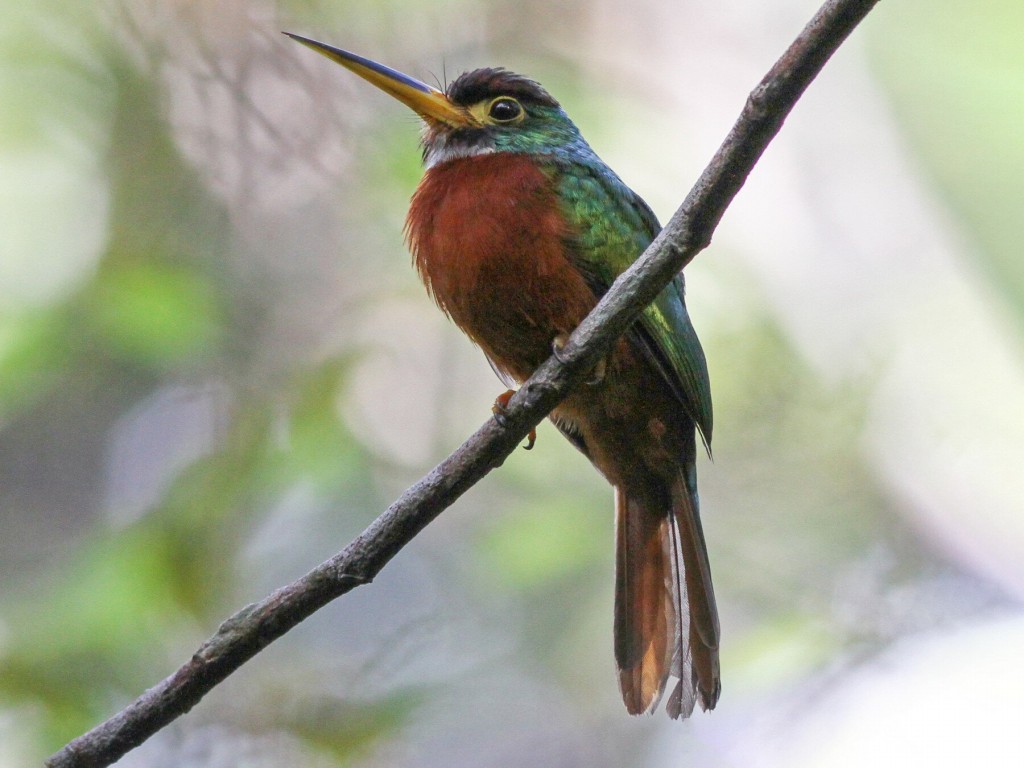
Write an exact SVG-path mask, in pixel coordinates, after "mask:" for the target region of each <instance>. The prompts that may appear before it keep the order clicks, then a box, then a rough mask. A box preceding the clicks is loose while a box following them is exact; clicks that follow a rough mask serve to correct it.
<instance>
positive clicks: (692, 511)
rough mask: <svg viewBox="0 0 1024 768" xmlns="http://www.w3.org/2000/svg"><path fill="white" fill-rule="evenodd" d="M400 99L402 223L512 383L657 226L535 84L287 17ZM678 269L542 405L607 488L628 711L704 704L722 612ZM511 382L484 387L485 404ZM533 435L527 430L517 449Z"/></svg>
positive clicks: (453, 305) (706, 409)
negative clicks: (436, 64) (444, 72)
mask: <svg viewBox="0 0 1024 768" xmlns="http://www.w3.org/2000/svg"><path fill="white" fill-rule="evenodd" d="M285 34H286V35H288V36H289V37H291V38H292V39H294V40H295V41H297V42H299V43H302V44H303V45H305V46H307V47H309V48H311V49H312V50H314V51H316V52H317V53H320V54H322V55H324V56H326V57H327V58H328V59H331V60H332V61H334V62H336V63H338V64H341V65H342V66H344V67H345V68H347V69H348V70H350V71H352V72H353V73H355V74H356V75H358V76H360V77H362V78H363V79H365V80H367V81H368V82H369V83H371V84H372V85H374V86H376V87H377V88H379V89H380V90H382V91H384V92H385V93H388V94H389V95H391V96H392V97H394V98H395V99H397V100H398V101H399V102H401V103H402V104H404V105H405V106H407V107H409V108H411V109H412V110H413V111H414V112H415V113H416V114H417V115H418V116H419V117H420V118H421V120H422V124H423V126H422V127H423V130H422V137H421V147H422V154H423V166H424V174H423V177H422V179H421V181H420V182H419V185H418V186H417V188H416V190H415V192H414V193H413V196H412V201H411V204H410V207H409V212H408V216H407V218H406V225H405V236H406V240H407V242H408V245H409V248H410V251H411V254H412V258H413V263H414V265H415V267H416V269H417V271H418V272H419V275H420V277H421V278H422V281H423V283H424V285H425V286H426V289H427V291H428V293H429V294H430V295H431V296H432V297H433V300H434V301H435V302H436V304H437V305H438V307H440V309H441V310H442V311H443V312H444V313H445V314H446V315H447V316H448V317H449V318H450V319H451V320H452V321H454V323H455V324H456V325H457V326H458V327H459V328H460V329H461V330H462V331H463V332H464V333H465V334H466V335H467V336H468V337H469V338H470V339H471V340H472V341H473V342H474V343H475V344H476V345H477V346H478V347H479V348H480V349H481V350H482V351H483V353H484V355H485V356H486V358H487V360H488V361H489V363H490V365H491V367H492V368H493V369H494V370H495V372H496V373H497V374H498V375H499V377H501V378H502V379H503V380H504V381H505V382H507V383H508V384H509V385H510V386H512V387H514V386H518V385H521V384H522V383H523V382H524V381H526V380H527V379H528V378H529V377H530V375H531V374H532V373H533V372H534V370H535V369H536V368H537V367H539V366H540V365H541V364H542V363H543V362H544V361H545V360H547V359H548V357H549V356H550V355H551V354H552V353H555V354H557V353H558V351H559V350H560V349H561V348H562V347H563V346H564V345H565V343H566V341H567V339H568V337H569V334H571V333H572V331H573V330H574V329H575V328H576V326H577V325H579V323H580V322H581V321H582V320H583V318H584V317H585V316H586V315H587V314H588V313H589V312H590V311H591V310H592V309H593V308H594V307H595V306H596V304H597V302H598V301H599V300H600V298H601V297H602V296H603V295H604V293H605V292H606V291H607V290H608V288H609V287H610V286H611V284H612V283H613V282H614V280H615V279H616V277H618V276H619V275H620V274H621V273H622V272H623V271H625V270H626V269H627V268H628V267H629V266H630V264H631V263H633V262H634V261H635V260H636V259H637V258H638V257H639V256H640V254H641V253H642V252H643V251H644V249H645V248H646V247H647V246H648V245H649V244H650V243H651V241H652V240H653V239H654V237H655V235H656V234H657V233H658V231H659V230H660V228H661V227H660V224H659V223H658V219H657V217H656V216H655V214H654V213H653V212H652V210H651V208H650V207H649V206H648V205H647V204H646V203H645V202H644V201H643V199H641V197H640V196H639V195H637V194H636V193H635V192H634V191H633V190H632V189H630V188H629V187H628V186H627V185H626V184H625V183H624V182H623V181H622V180H621V179H620V178H619V177H618V176H617V175H616V174H615V172H614V171H612V170H611V168H609V167H608V166H607V165H606V164H605V163H604V162H603V161H602V160H601V159H600V158H599V157H598V155H597V154H596V153H595V152H594V150H593V149H592V148H591V147H590V145H589V144H588V143H587V142H586V141H585V140H584V138H583V136H582V135H581V133H580V131H579V129H578V128H577V127H576V125H575V124H574V123H573V121H572V120H571V119H570V118H569V117H568V115H567V114H566V112H565V110H564V109H563V108H562V106H561V105H560V104H559V102H558V101H556V100H555V99H554V98H553V97H552V96H551V95H550V94H549V93H548V92H547V90H545V89H544V88H543V87H542V86H541V85H540V84H539V83H537V82H536V81H534V80H532V79H530V78H528V77H525V76H523V75H519V74H516V73H514V72H511V71H509V70H507V69H504V68H483V69H476V70H473V71H469V72H466V73H465V74H462V75H460V76H459V77H457V78H456V79H454V80H453V81H452V82H451V83H450V84H449V85H447V86H446V87H445V89H444V90H441V89H439V88H435V87H433V86H431V85H428V84H426V83H423V82H421V81H420V80H417V79H416V78H413V77H410V76H408V75H405V74H403V73H401V72H399V71H397V70H394V69H391V68H390V67H387V66H385V65H383V64H380V63H378V62H376V61H373V60H371V59H368V58H365V57H363V56H360V55H358V54H355V53H352V52H349V51H345V50H342V49H340V48H335V47H334V46H331V45H328V44H326V43H322V42H318V41H316V40H313V39H310V38H307V37H303V36H301V35H295V34H292V33H290V32H285ZM684 293H685V291H684V279H683V275H682V273H681V272H680V273H679V274H678V275H676V276H675V277H674V279H673V280H672V281H671V282H670V283H669V284H668V285H667V286H666V287H665V288H664V289H663V290H662V291H661V293H660V294H658V296H657V297H656V298H655V300H654V301H653V302H652V303H651V304H650V305H649V306H648V307H647V308H646V309H645V310H644V311H643V312H642V313H641V315H640V316H639V319H638V320H637V321H636V322H635V323H634V324H633V326H632V327H631V328H630V329H629V330H628V331H627V333H626V334H625V335H624V336H623V337H622V338H621V339H619V340H618V341H617V342H616V344H615V346H614V347H613V348H612V350H611V351H610V352H609V353H607V355H606V356H605V357H604V358H603V359H602V360H601V361H600V362H599V363H598V364H597V365H596V366H595V368H594V370H593V371H592V372H591V374H590V376H589V379H588V381H586V382H585V383H583V384H581V386H580V387H579V388H577V389H576V390H575V391H574V392H572V393H571V394H569V396H568V397H567V398H566V399H565V400H564V401H563V402H562V403H561V404H560V405H558V406H557V407H556V408H555V409H554V410H553V411H552V412H551V414H550V416H549V418H550V420H551V421H552V422H553V423H554V425H555V426H556V427H557V428H558V430H559V431H560V432H561V433H562V434H563V435H564V436H565V437H566V438H567V439H568V440H569V442H571V443H572V444H573V445H574V446H575V447H576V448H577V449H579V451H580V452H582V453H583V455H584V456H585V457H586V458H587V459H589V460H590V462H591V464H593V466H594V467H595V468H596V469H597V470H598V472H599V473H600V474H602V475H603V476H604V477H605V478H606V479H607V481H608V482H609V483H610V484H611V486H612V487H613V489H614V508H615V594H614V620H613V644H614V657H615V664H616V667H617V670H618V682H619V688H620V691H621V694H622V699H623V702H624V704H625V707H626V710H627V711H628V712H629V713H630V714H634V715H636V714H643V713H651V712H653V711H655V710H656V708H657V707H658V704H659V702H660V701H661V699H662V698H663V697H664V693H665V690H666V687H667V684H668V682H669V680H670V679H676V680H677V682H676V684H675V685H674V686H673V688H672V690H671V692H670V693H669V694H668V698H667V699H666V700H665V711H666V712H667V714H668V715H669V716H670V717H671V718H673V719H681V718H686V717H688V716H689V715H690V714H691V713H692V712H693V710H694V707H695V705H698V704H699V705H700V707H701V708H702V709H703V710H705V711H706V710H710V709H713V708H714V707H715V705H716V703H717V702H718V698H719V695H720V693H721V674H720V663H719V645H720V635H721V630H720V625H719V618H718V609H717V605H716V602H715V594H714V588H713V585H712V581H711V569H710V564H709V560H708V552H707V545H706V543H705V537H704V532H703V529H702V525H701V520H700V500H699V497H698V493H697V449H698V446H697V437H698V436H699V437H700V438H701V442H702V443H703V445H704V447H705V448H706V449H707V451H708V454H709V455H710V446H711V433H712V406H711V384H710V379H709V376H708V369H707V362H706V359H705V356H704V352H703V349H702V348H701V345H700V341H699V340H698V338H697V334H696V331H695V330H694V328H693V324H692V322H691V320H690V317H689V314H688V312H687V308H686V303H685V298H684ZM511 395H512V390H511V389H510V390H509V391H507V392H505V393H504V394H503V395H501V396H499V397H498V399H497V400H496V401H495V406H494V410H495V414H496V416H497V417H499V418H500V416H501V412H502V410H503V408H504V406H506V405H507V403H508V399H509V397H511ZM534 437H535V436H534V435H531V436H530V444H529V445H528V446H527V447H532V444H533V439H534Z"/></svg>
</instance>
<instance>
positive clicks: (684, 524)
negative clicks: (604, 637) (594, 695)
mask: <svg viewBox="0 0 1024 768" xmlns="http://www.w3.org/2000/svg"><path fill="white" fill-rule="evenodd" d="M696 487H697V486H696V470H695V468H694V467H693V466H692V465H688V466H687V467H686V468H685V469H684V470H683V471H681V472H680V474H679V476H678V477H677V478H676V479H675V480H674V481H673V482H672V484H671V487H670V488H668V489H665V491H664V492H662V493H654V494H652V493H651V492H650V490H649V489H648V490H647V492H646V493H635V494H634V493H631V492H630V489H624V488H616V489H615V515H616V556H615V566H616V567H615V660H616V663H617V665H618V668H619V687H620V689H621V690H622V698H623V701H624V702H625V704H626V709H627V710H628V711H629V713H630V714H634V715H636V714H640V713H646V712H651V711H653V710H654V708H655V707H656V706H657V704H658V701H659V700H660V699H661V696H662V693H663V692H664V690H665V683H666V682H667V680H668V676H669V674H670V673H671V674H673V675H675V676H676V677H678V678H679V683H678V684H677V685H676V687H675V688H674V689H673V691H672V693H671V694H670V696H669V700H668V703H667V705H666V711H667V712H668V714H669V715H670V716H671V717H673V718H679V717H688V716H689V715H690V713H691V712H692V711H693V707H694V704H695V703H697V702H699V703H700V706H701V708H702V709H705V710H707V709H713V708H714V706H715V704H716V703H717V702H718V695H719V693H720V691H721V678H720V675H719V662H718V643H719V635H720V630H719V624H718V609H717V607H716V605H715V594H714V590H713V588H712V585H711V569H710V567H709V565H708V555H707V547H706V545H705V544H704V533H703V530H702V529H701V524H700V511H699V506H698V500H697V492H696ZM652 496H653V497H655V498H652Z"/></svg>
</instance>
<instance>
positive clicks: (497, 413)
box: [491, 389, 537, 450]
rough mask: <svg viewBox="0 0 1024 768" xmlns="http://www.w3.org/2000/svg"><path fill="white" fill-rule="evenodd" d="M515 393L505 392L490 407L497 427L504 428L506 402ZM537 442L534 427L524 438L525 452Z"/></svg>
mask: <svg viewBox="0 0 1024 768" xmlns="http://www.w3.org/2000/svg"><path fill="white" fill-rule="evenodd" d="M515 393H516V391H515V390H514V389H509V390H506V391H505V392H502V393H501V394H500V395H498V396H497V397H496V398H494V405H492V406H491V413H493V414H494V420H495V421H496V422H498V426H500V427H504V426H505V423H506V421H507V420H506V419H505V413H506V411H508V401H509V400H511V399H512V395H514V394H515ZM536 442H537V428H536V427H534V428H533V429H531V430H530V434H528V435H527V436H526V446H525V448H526V450H530V449H531V448H533V444H534V443H536Z"/></svg>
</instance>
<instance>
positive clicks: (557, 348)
mask: <svg viewBox="0 0 1024 768" xmlns="http://www.w3.org/2000/svg"><path fill="white" fill-rule="evenodd" d="M568 343H569V334H567V333H560V334H558V335H557V336H555V338H553V339H552V340H551V354H553V355H554V356H555V359H556V360H558V362H560V363H562V364H564V363H565V358H564V357H562V350H563V349H565V345H566V344H568Z"/></svg>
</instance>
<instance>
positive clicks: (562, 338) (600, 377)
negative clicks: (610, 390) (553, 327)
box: [551, 333, 608, 387]
mask: <svg viewBox="0 0 1024 768" xmlns="http://www.w3.org/2000/svg"><path fill="white" fill-rule="evenodd" d="M568 343H569V334H567V333H560V334H558V335H557V336H555V338H554V339H552V340H551V353H552V354H553V355H554V356H555V359H556V360H558V362H560V363H562V364H563V365H564V364H565V362H566V361H565V358H564V357H562V350H563V349H565V345H566V344H568ZM607 369H608V358H605V357H602V358H601V359H600V360H598V361H597V365H595V366H594V370H593V371H591V375H590V378H589V379H587V386H590V387H596V386H597V385H598V384H600V383H601V382H602V381H604V375H605V372H606V371H607Z"/></svg>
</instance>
